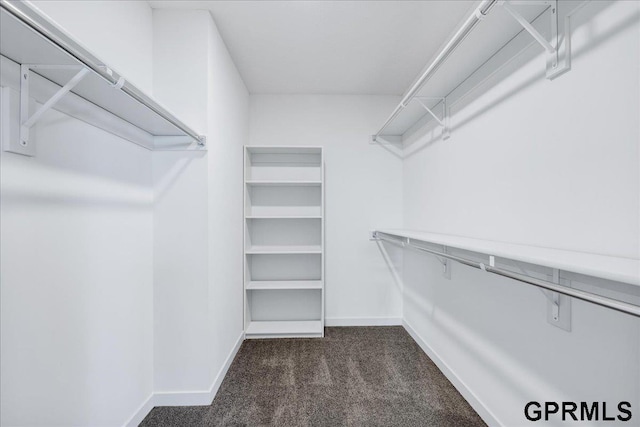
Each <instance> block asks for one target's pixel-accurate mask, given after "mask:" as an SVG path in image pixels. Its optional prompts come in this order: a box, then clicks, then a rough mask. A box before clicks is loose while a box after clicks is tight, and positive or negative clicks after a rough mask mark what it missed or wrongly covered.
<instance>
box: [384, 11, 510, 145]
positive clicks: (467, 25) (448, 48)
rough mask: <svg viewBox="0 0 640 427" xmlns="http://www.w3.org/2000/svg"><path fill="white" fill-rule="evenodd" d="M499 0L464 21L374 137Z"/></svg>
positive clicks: (387, 124)
mask: <svg viewBox="0 0 640 427" xmlns="http://www.w3.org/2000/svg"><path fill="white" fill-rule="evenodd" d="M497 2H498V1H497V0H483V2H482V3H480V5H479V6H478V7H477V8H476V10H475V11H474V13H473V14H472V15H471V16H469V17H468V18H467V20H466V21H464V24H462V27H460V29H459V30H458V31H457V32H456V33H455V34H454V36H453V37H452V38H451V40H449V42H448V43H447V44H446V45H445V46H444V47H443V48H442V50H441V51H440V53H438V56H436V58H435V59H434V60H433V62H432V63H431V65H429V67H428V68H427V69H426V70H425V71H424V72H423V73H422V75H421V76H420V78H418V81H416V82H415V83H414V84H413V86H411V89H409V92H407V94H406V95H405V96H404V97H403V98H402V101H400V104H398V106H397V107H396V108H395V110H393V113H391V116H389V118H388V119H387V121H386V122H385V123H384V125H382V127H381V128H380V130H379V131H378V132H377V133H376V134H375V135H374V139H375V138H376V137H378V136H380V134H381V133H382V132H383V131H384V130H385V129H386V128H387V126H389V124H390V123H391V122H392V121H393V120H394V119H395V118H396V117H397V116H398V114H400V112H401V111H402V110H403V109H404V108H405V107H406V106H407V104H408V103H409V102H410V101H411V99H413V97H414V96H415V94H416V92H418V91H419V90H420V88H421V87H422V86H423V85H424V84H425V83H426V82H427V81H428V80H429V79H430V78H431V77H432V76H433V74H434V73H435V72H436V71H437V70H438V68H440V66H441V65H442V64H443V63H444V62H445V61H446V60H447V58H448V57H449V55H451V54H452V53H453V52H454V51H455V50H456V48H457V47H458V45H459V44H460V43H462V41H463V40H464V39H465V38H466V37H467V36H468V35H469V33H470V32H471V30H473V29H474V28H475V26H476V25H477V24H478V22H480V21H481V20H482V19H484V17H485V15H487V14H488V13H489V12H490V11H491V8H493V6H494V5H495V4H496V3H497Z"/></svg>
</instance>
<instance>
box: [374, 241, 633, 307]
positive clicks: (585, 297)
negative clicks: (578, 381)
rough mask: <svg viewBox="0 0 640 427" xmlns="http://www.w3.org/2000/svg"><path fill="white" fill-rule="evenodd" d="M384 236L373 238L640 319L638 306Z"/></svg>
mask: <svg viewBox="0 0 640 427" xmlns="http://www.w3.org/2000/svg"><path fill="white" fill-rule="evenodd" d="M384 234H385V233H381V232H376V233H375V237H376V238H377V239H380V240H384V241H385V242H389V243H393V244H395V245H398V246H401V247H408V248H410V249H415V250H418V251H422V252H427V253H429V254H432V255H436V256H438V257H442V258H447V259H450V260H452V261H456V262H459V263H460V264H464V265H468V266H469V267H473V268H477V269H479V270H484V271H486V272H488V273H493V274H497V275H498V276H503V277H508V278H510V279H513V280H517V281H519V282H522V283H526V284H528V285H533V286H536V287H538V288H543V289H546V290H548V291H552V292H557V293H559V294H563V295H567V296H570V297H573V298H577V299H580V300H582V301H587V302H590V303H592V304H597V305H599V306H602V307H606V308H610V309H612V310H616V311H620V312H622V313H626V314H630V315H632V316H636V317H640V306H637V305H634V304H629V303H626V302H623V301H618V300H615V299H612V298H607V297H603V296H600V295H596V294H592V293H590V292H585V291H581V290H579V289H574V288H568V287H565V286H561V285H558V284H556V283H552V282H547V281H546V280H540V279H536V278H533V277H529V276H525V275H524V274H519V273H513V272H511V271H508V270H503V269H501V268H496V267H493V266H490V265H486V264H484V263H481V262H476V261H472V260H469V259H466V258H460V257H457V256H455V255H450V254H448V253H444V252H438V251H435V250H432V249H428V248H423V247H421V246H416V245H413V244H411V242H410V240H411V239H407V243H405V242H404V241H401V240H398V239H394V238H388V237H385V236H384Z"/></svg>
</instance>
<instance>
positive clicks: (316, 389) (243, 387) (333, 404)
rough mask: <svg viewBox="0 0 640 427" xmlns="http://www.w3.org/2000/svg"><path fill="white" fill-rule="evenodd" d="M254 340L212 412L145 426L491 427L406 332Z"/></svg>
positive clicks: (166, 412) (165, 411)
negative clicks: (486, 424) (486, 425)
mask: <svg viewBox="0 0 640 427" xmlns="http://www.w3.org/2000/svg"><path fill="white" fill-rule="evenodd" d="M325 332H326V335H325V338H314V339H275V340H248V341H245V342H244V343H243V344H242V347H241V348H240V351H239V352H238V354H237V356H236V358H235V360H234V361H233V364H232V365H231V367H230V368H229V372H228V373H227V376H226V377H225V379H224V381H223V382H222V385H221V386H220V390H219V391H218V394H217V395H216V398H215V399H214V401H213V403H212V404H211V405H210V406H192V407H158V408H154V409H153V410H152V411H151V413H150V414H149V415H148V416H147V417H146V418H145V419H144V421H143V422H142V424H141V425H142V426H403V427H409V426H438V427H443V426H456V427H463V426H484V425H485V424H484V423H483V422H482V420H481V419H480V417H479V416H478V414H476V412H475V411H474V410H473V409H472V408H471V407H470V406H469V404H468V403H467V402H466V401H465V400H464V399H463V398H462V396H461V395H460V394H459V393H458V391H457V390H456V389H455V388H454V387H453V385H451V383H450V382H449V381H448V380H447V379H446V378H445V377H444V375H443V374H442V373H441V372H440V371H439V370H438V368H437V367H436V366H435V365H434V363H433V362H432V361H431V360H430V359H429V358H428V357H427V356H426V355H425V354H424V352H423V351H422V350H421V349H420V347H418V345H417V344H416V343H415V341H413V339H412V338H411V337H410V336H409V334H407V332H406V331H405V330H404V329H403V328H402V327H399V326H389V327H357V328H327V329H326V331H325Z"/></svg>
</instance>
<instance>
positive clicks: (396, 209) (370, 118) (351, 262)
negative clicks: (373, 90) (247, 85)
mask: <svg viewBox="0 0 640 427" xmlns="http://www.w3.org/2000/svg"><path fill="white" fill-rule="evenodd" d="M398 101H399V98H398V97H395V96H352V95H344V96H337V95H336V96H331V95H328V96H325V95H251V114H250V142H251V145H294V146H295V145H301V146H305V145H310V146H322V147H324V156H325V167H326V169H325V226H326V235H325V244H326V246H325V247H326V263H325V269H326V270H325V271H326V275H325V277H326V285H325V286H326V288H325V289H326V300H325V316H326V321H327V324H328V325H336V324H340V325H346V324H376V323H385V322H388V321H392V322H393V320H394V319H396V320H397V319H398V318H400V317H401V315H402V314H401V313H402V307H401V286H400V283H399V282H398V281H396V280H395V279H396V278H395V276H394V275H393V274H392V273H390V271H389V269H388V268H387V266H386V265H385V264H384V263H383V262H381V252H380V250H379V249H378V247H376V245H375V244H373V243H370V242H369V241H368V240H367V235H368V231H369V230H370V229H373V228H375V227H377V226H379V225H380V224H388V225H389V226H394V225H395V226H399V225H400V222H401V217H402V193H401V188H402V160H401V159H400V158H398V157H395V156H394V155H392V154H391V153H389V152H388V151H387V150H386V149H385V148H384V147H382V146H380V145H372V144H369V138H370V135H372V134H373V133H374V132H375V130H376V126H379V124H380V123H382V122H383V121H384V120H385V118H386V116H387V115H388V113H389V111H391V110H392V109H393V107H394V106H395V104H397V102H398ZM393 255H394V253H393V251H391V258H392V259H390V262H392V263H394V265H395V263H396V262H397V261H398V260H397V259H396V257H394V256H393Z"/></svg>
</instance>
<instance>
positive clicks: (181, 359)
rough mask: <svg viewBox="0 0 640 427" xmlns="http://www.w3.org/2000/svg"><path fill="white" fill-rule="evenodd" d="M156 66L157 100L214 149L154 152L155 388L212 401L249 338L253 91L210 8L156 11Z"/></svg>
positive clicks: (167, 398)
mask: <svg viewBox="0 0 640 427" xmlns="http://www.w3.org/2000/svg"><path fill="white" fill-rule="evenodd" d="M154 70H155V75H154V94H155V95H156V97H157V98H158V99H159V100H160V101H161V102H163V103H165V104H166V105H168V106H169V107H170V108H171V109H172V110H173V111H175V112H176V113H177V114H178V115H179V116H180V117H183V118H184V120H186V121H187V122H188V123H190V124H191V125H192V126H194V127H195V128H196V129H197V130H198V131H200V132H202V133H203V134H206V135H207V136H208V146H209V151H208V152H207V153H154V158H153V173H154V183H155V186H156V201H155V210H154V238H155V240H154V248H155V257H154V279H155V288H154V307H155V317H154V324H155V328H154V332H155V335H154V342H155V370H154V372H155V375H154V380H155V382H154V387H155V390H156V391H157V392H160V393H162V394H163V403H164V404H185V403H199V404H207V403H210V401H211V394H210V391H211V390H212V388H215V387H213V386H214V385H215V384H216V378H217V377H218V375H219V373H220V370H221V369H222V368H223V366H224V363H225V360H226V359H227V357H228V356H229V354H230V353H231V352H232V350H233V349H234V348H235V344H236V342H237V340H238V338H239V337H240V334H241V333H242V146H243V145H244V144H246V140H247V132H248V93H247V90H246V88H245V86H244V84H243V83H242V80H241V79H240V77H239V74H238V72H237V70H236V69H235V66H234V65H233V62H232V61H231V60H230V58H229V55H228V52H227V50H226V47H225V46H224V44H223V43H222V40H221V39H220V36H219V35H218V33H217V29H216V27H215V24H214V23H213V20H212V19H211V16H210V14H209V12H208V11H202V10H154ZM214 391H215V390H214ZM181 394H182V397H181ZM184 394H188V395H189V396H190V398H192V400H183V398H184ZM193 399H195V400H193Z"/></svg>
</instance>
